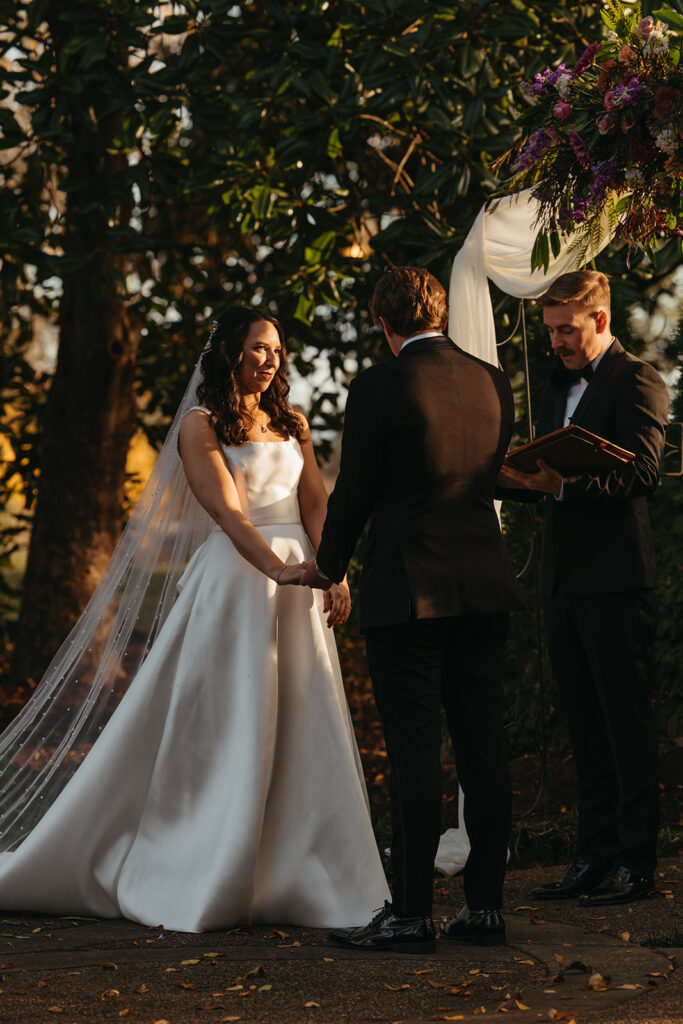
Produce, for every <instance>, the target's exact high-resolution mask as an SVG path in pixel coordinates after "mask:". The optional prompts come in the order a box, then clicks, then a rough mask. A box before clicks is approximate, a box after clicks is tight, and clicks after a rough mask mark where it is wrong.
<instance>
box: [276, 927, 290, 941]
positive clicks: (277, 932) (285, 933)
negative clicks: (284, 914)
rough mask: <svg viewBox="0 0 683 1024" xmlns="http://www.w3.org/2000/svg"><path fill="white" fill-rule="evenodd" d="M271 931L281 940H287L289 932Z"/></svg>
mask: <svg viewBox="0 0 683 1024" xmlns="http://www.w3.org/2000/svg"><path fill="white" fill-rule="evenodd" d="M273 931H274V932H275V934H276V935H279V936H280V938H281V939H288V938H289V932H281V931H279V929H277V928H273Z"/></svg>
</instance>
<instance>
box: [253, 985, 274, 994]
mask: <svg viewBox="0 0 683 1024" xmlns="http://www.w3.org/2000/svg"><path fill="white" fill-rule="evenodd" d="M272 987H273V986H272V985H259V987H258V990H257V991H259V992H270V990H271V989H272Z"/></svg>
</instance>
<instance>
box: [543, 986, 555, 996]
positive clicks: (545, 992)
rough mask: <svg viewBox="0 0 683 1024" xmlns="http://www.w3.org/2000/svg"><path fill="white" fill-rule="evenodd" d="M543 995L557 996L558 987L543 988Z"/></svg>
mask: <svg viewBox="0 0 683 1024" xmlns="http://www.w3.org/2000/svg"><path fill="white" fill-rule="evenodd" d="M543 995H544V996H555V995H557V989H555V988H544V989H543Z"/></svg>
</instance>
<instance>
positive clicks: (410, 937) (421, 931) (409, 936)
mask: <svg viewBox="0 0 683 1024" xmlns="http://www.w3.org/2000/svg"><path fill="white" fill-rule="evenodd" d="M327 935H328V938H329V939H331V941H332V942H334V943H336V944H337V945H338V946H344V947H346V949H359V950H361V951H368V952H371V951H373V950H378V951H379V950H384V951H389V952H392V953H433V952H434V951H435V949H436V935H435V934H434V922H433V921H432V919H431V917H396V915H395V914H394V911H393V908H392V906H391V903H388V902H386V903H385V904H384V907H383V908H382V909H381V910H380V911H379V913H377V914H375V916H374V917H373V919H372V921H371V922H370V924H366V925H364V926H363V927H361V928H335V929H334V931H331V932H328V933H327Z"/></svg>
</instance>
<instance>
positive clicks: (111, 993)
mask: <svg viewBox="0 0 683 1024" xmlns="http://www.w3.org/2000/svg"><path fill="white" fill-rule="evenodd" d="M120 995H121V993H120V992H119V990H118V989H117V988H108V989H107V990H106V991H105V992H103V993H102V995H101V996H100V999H101V1000H102V1001H103V1002H104V1000H105V999H118V998H119V997H120Z"/></svg>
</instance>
